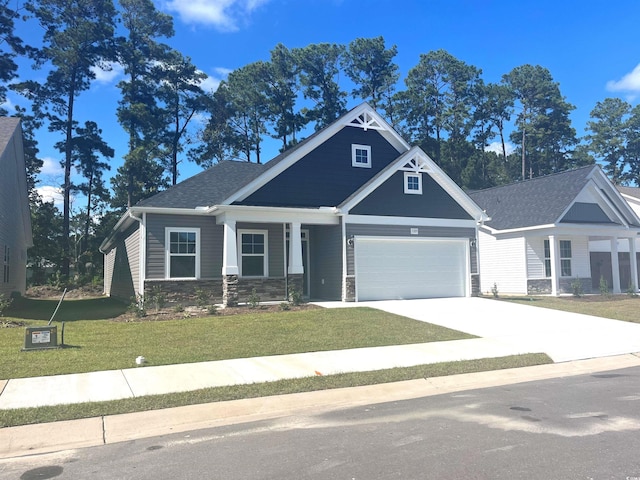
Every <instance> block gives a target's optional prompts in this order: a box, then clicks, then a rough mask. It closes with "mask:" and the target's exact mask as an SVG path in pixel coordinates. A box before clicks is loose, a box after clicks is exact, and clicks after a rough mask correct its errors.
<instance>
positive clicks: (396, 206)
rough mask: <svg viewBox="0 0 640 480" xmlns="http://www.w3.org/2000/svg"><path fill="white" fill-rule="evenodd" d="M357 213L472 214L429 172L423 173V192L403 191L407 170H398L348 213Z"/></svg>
mask: <svg viewBox="0 0 640 480" xmlns="http://www.w3.org/2000/svg"><path fill="white" fill-rule="evenodd" d="M349 213H351V214H354V215H383V216H396V217H424V218H455V219H462V220H469V219H471V218H472V217H471V216H470V215H469V214H468V213H467V212H466V211H465V210H464V209H463V208H462V207H461V206H460V204H458V202H456V201H455V200H454V199H453V198H451V196H450V195H449V194H448V193H447V192H445V191H444V189H443V188H442V187H441V186H440V185H439V184H438V183H437V182H436V181H435V180H434V179H433V178H431V176H430V175H428V174H425V173H423V174H422V195H412V194H406V193H404V172H401V171H399V172H396V173H394V174H393V175H392V176H391V178H389V179H388V180H387V181H386V182H384V183H383V184H382V185H380V186H379V187H378V188H377V189H376V190H375V191H374V192H372V193H371V194H370V195H369V196H368V197H367V198H365V199H364V200H363V201H362V202H360V203H359V204H358V205H356V206H355V207H354V208H352V209H351V211H350V212H349Z"/></svg>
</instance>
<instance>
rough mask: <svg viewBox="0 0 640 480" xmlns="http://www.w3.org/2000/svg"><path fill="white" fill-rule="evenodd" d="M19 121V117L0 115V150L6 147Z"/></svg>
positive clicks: (2, 150)
mask: <svg viewBox="0 0 640 480" xmlns="http://www.w3.org/2000/svg"><path fill="white" fill-rule="evenodd" d="M19 123H20V119H19V118H17V117H0V152H4V150H5V148H7V145H8V144H9V140H11V137H12V136H13V133H14V132H15V131H16V128H17V127H18V124H19Z"/></svg>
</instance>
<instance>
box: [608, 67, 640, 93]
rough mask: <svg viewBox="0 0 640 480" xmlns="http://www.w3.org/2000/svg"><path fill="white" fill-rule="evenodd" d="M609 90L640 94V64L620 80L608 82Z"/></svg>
mask: <svg viewBox="0 0 640 480" xmlns="http://www.w3.org/2000/svg"><path fill="white" fill-rule="evenodd" d="M607 90H609V91H610V92H630V93H640V64H638V65H636V68H634V69H633V70H632V71H631V72H630V73H627V74H626V75H624V76H623V77H622V78H621V79H620V80H617V81H614V80H610V81H608V82H607Z"/></svg>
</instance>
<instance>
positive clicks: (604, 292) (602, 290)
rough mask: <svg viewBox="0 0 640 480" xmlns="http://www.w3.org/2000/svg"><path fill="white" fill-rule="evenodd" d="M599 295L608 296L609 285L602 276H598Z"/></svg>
mask: <svg viewBox="0 0 640 480" xmlns="http://www.w3.org/2000/svg"><path fill="white" fill-rule="evenodd" d="M600 294H601V295H604V296H605V297H608V296H609V284H608V283H607V280H606V279H605V278H604V276H600Z"/></svg>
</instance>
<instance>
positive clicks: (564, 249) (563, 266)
mask: <svg viewBox="0 0 640 480" xmlns="http://www.w3.org/2000/svg"><path fill="white" fill-rule="evenodd" d="M560 275H562V276H563V277H570V276H571V240H560Z"/></svg>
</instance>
